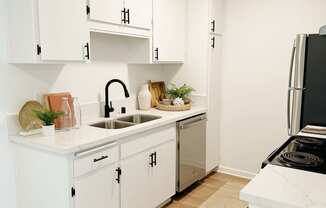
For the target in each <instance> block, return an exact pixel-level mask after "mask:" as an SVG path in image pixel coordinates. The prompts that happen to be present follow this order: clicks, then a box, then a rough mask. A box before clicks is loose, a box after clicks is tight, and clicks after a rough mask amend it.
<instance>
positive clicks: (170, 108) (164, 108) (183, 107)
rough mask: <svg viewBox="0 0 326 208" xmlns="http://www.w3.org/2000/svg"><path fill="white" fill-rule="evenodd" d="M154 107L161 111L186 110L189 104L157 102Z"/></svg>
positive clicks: (189, 107) (188, 108) (189, 106)
mask: <svg viewBox="0 0 326 208" xmlns="http://www.w3.org/2000/svg"><path fill="white" fill-rule="evenodd" d="M156 108H157V109H158V110H162V111H187V110H190V109H191V104H185V105H164V104H161V103H158V104H157V107H156Z"/></svg>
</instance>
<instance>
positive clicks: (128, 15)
mask: <svg viewBox="0 0 326 208" xmlns="http://www.w3.org/2000/svg"><path fill="white" fill-rule="evenodd" d="M126 14H127V19H126V21H125V23H126V24H130V9H127V11H126Z"/></svg>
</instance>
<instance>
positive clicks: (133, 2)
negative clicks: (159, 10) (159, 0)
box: [125, 0, 153, 30]
mask: <svg viewBox="0 0 326 208" xmlns="http://www.w3.org/2000/svg"><path fill="white" fill-rule="evenodd" d="M125 8H126V9H127V12H128V14H127V20H129V21H128V23H127V25H129V26H132V27H137V28H140V29H147V30H151V29H152V14H153V3H152V0H125ZM128 10H129V11H128Z"/></svg>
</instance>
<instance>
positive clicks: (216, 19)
mask: <svg viewBox="0 0 326 208" xmlns="http://www.w3.org/2000/svg"><path fill="white" fill-rule="evenodd" d="M210 5H211V6H210V8H211V14H210V16H211V22H210V25H211V26H210V32H211V33H214V34H222V33H223V0H211V1H210Z"/></svg>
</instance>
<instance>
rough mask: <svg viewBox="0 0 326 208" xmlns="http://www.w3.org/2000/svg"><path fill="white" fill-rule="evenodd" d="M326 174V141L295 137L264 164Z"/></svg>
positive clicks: (263, 165)
mask: <svg viewBox="0 0 326 208" xmlns="http://www.w3.org/2000/svg"><path fill="white" fill-rule="evenodd" d="M267 164H273V165H278V166H283V167H288V168H295V169H300V170H305V171H311V172H317V173H322V174H326V140H325V139H319V138H312V137H305V136H293V137H291V138H290V139H289V140H288V141H287V142H285V143H284V144H283V145H282V146H281V147H280V148H279V149H277V150H275V151H274V152H273V153H272V154H271V155H270V156H269V157H268V158H267V159H266V160H265V161H264V162H263V164H262V168H264V167H265V166H266V165H267Z"/></svg>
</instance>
